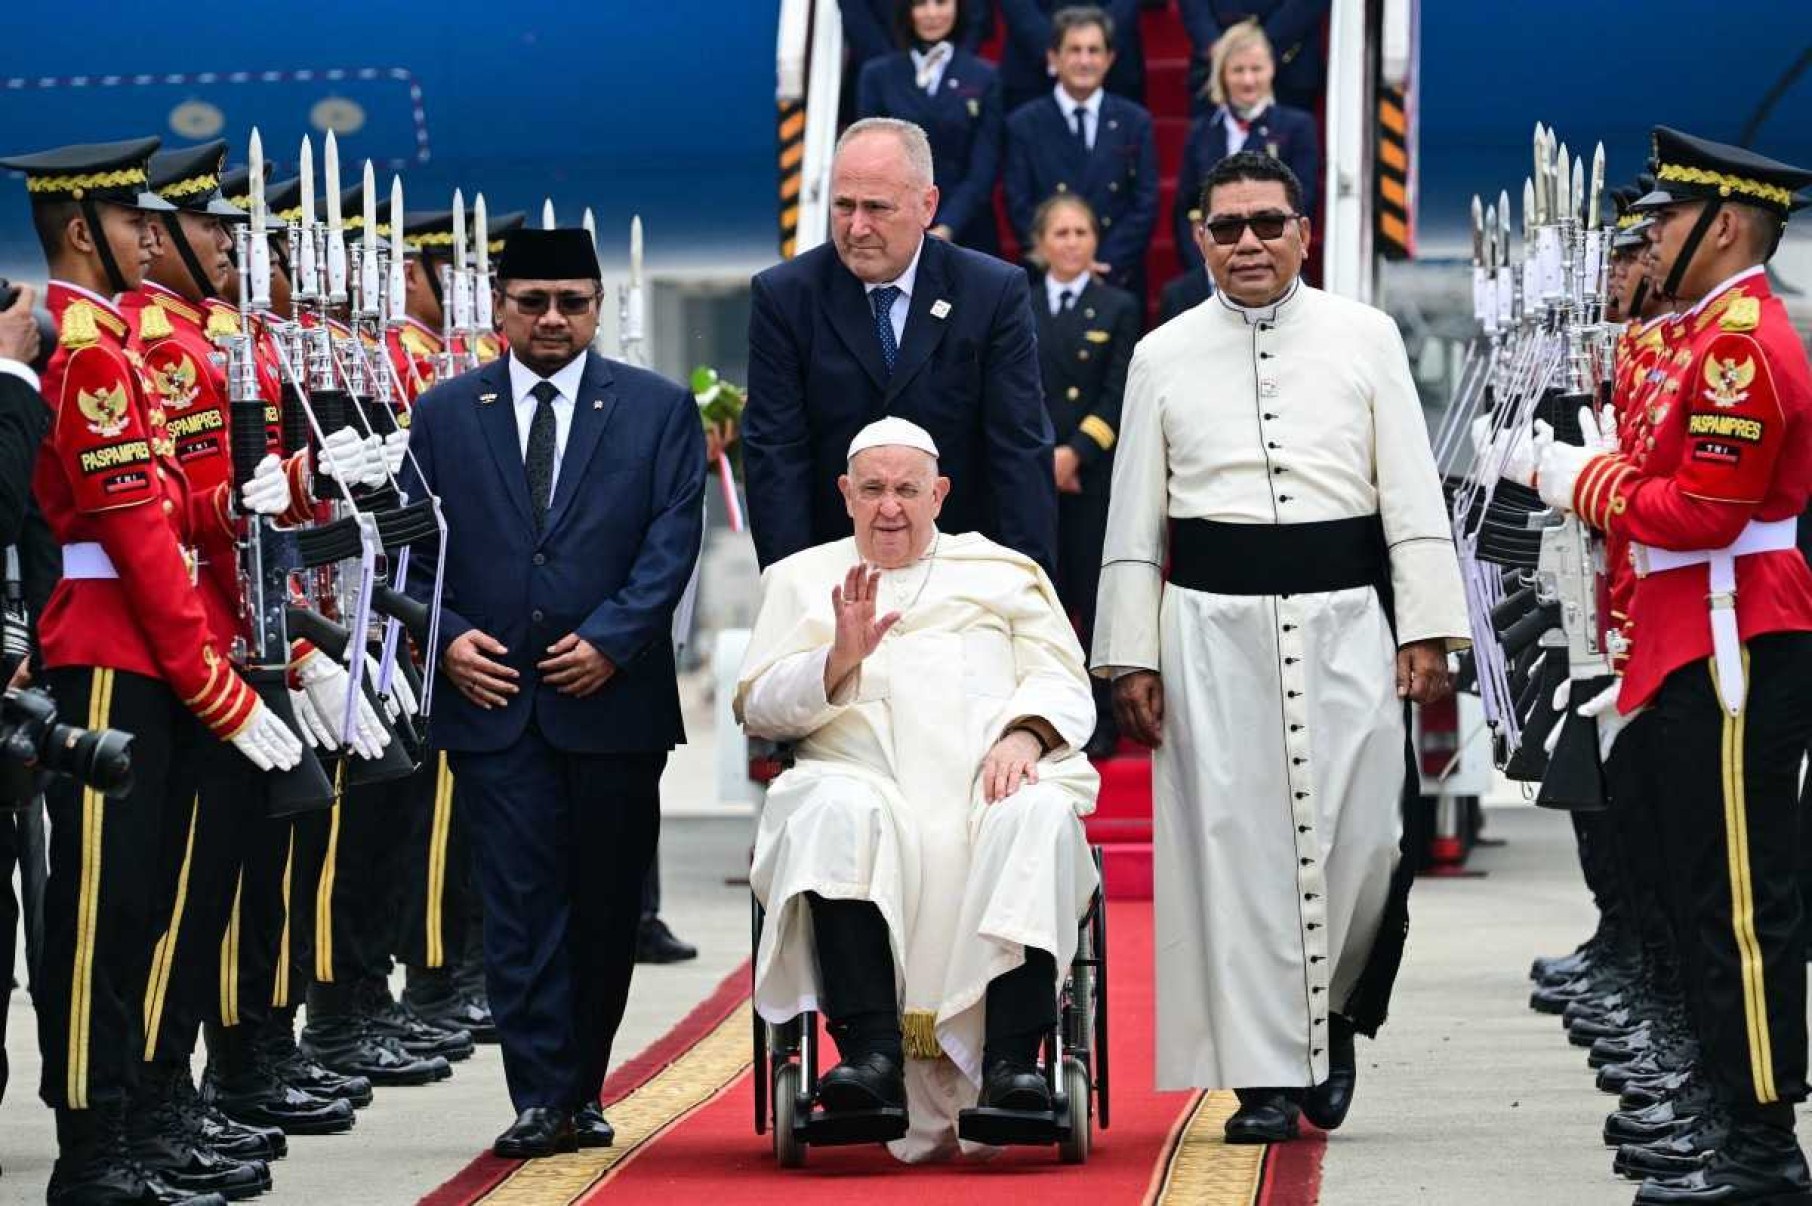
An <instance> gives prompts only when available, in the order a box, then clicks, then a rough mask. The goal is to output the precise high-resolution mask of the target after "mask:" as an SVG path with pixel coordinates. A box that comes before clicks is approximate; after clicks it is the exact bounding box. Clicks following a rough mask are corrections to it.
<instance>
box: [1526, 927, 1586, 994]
mask: <svg viewBox="0 0 1812 1206" xmlns="http://www.w3.org/2000/svg"><path fill="white" fill-rule="evenodd" d="M1599 943H1600V939H1599V936H1598V935H1597V934H1593V935H1592V936H1591V937H1590V938H1587V939H1586V940H1585V941H1584V942H1582V943H1580V944H1579V945H1578V946H1576V947H1574V948H1573V950H1572V952H1571V953H1570V954H1565V955H1539V956H1537V957H1536V959H1535V961H1534V962H1533V963H1531V964H1530V965H1529V978H1530V979H1531V980H1534V981H1537V982H1538V983H1539V982H1540V981H1542V980H1550V979H1552V980H1570V979H1572V978H1573V977H1574V976H1576V975H1578V974H1579V973H1580V972H1582V971H1584V970H1585V965H1586V964H1587V963H1589V962H1591V959H1592V956H1593V955H1594V954H1596V953H1597V951H1598V947H1599Z"/></svg>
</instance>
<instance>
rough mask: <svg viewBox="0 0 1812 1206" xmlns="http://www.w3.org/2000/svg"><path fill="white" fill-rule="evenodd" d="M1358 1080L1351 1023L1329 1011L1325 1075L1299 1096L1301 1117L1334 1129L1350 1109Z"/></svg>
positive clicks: (1328, 1129) (1329, 1129) (1343, 1119)
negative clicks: (1324, 1077) (1300, 1098)
mask: <svg viewBox="0 0 1812 1206" xmlns="http://www.w3.org/2000/svg"><path fill="white" fill-rule="evenodd" d="M1358 1080H1359V1067H1358V1061H1357V1059H1356V1058H1355V1057H1354V1054H1353V1024H1352V1023H1351V1022H1349V1021H1347V1020H1346V1019H1345V1018H1343V1017H1341V1016H1340V1015H1339V1014H1337V1013H1336V1014H1333V1015H1331V1016H1330V1017H1329V1018H1328V1078H1327V1079H1326V1080H1324V1081H1322V1082H1321V1083H1320V1084H1318V1085H1316V1086H1315V1087H1314V1088H1312V1089H1310V1090H1309V1091H1308V1092H1306V1093H1304V1094H1303V1095H1302V1113H1303V1117H1305V1118H1307V1119H1308V1120H1309V1121H1310V1122H1312V1123H1314V1124H1315V1125H1316V1126H1318V1127H1320V1128H1321V1129H1322V1130H1324V1131H1331V1130H1335V1129H1337V1128H1338V1127H1339V1126H1340V1124H1341V1123H1343V1122H1345V1121H1346V1112H1347V1111H1348V1110H1350V1109H1352V1108H1353V1088H1354V1085H1355V1084H1357V1082H1358Z"/></svg>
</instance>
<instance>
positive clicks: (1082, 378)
mask: <svg viewBox="0 0 1812 1206" xmlns="http://www.w3.org/2000/svg"><path fill="white" fill-rule="evenodd" d="M1078 283H1079V284H1081V286H1082V291H1081V292H1080V293H1079V294H1078V295H1077V296H1076V297H1075V300H1074V301H1073V302H1071V303H1070V304H1069V305H1067V306H1064V307H1062V308H1061V309H1060V310H1059V312H1057V313H1056V314H1053V313H1052V312H1051V305H1050V297H1049V294H1048V291H1047V290H1046V289H1045V287H1044V286H1042V285H1040V286H1039V287H1038V288H1037V289H1036V291H1035V292H1034V294H1033V298H1032V308H1033V309H1034V310H1035V311H1036V312H1037V315H1038V366H1039V370H1040V374H1041V376H1042V378H1043V381H1044V405H1045V409H1046V410H1047V411H1049V412H1050V416H1051V428H1052V431H1053V433H1054V435H1055V437H1056V444H1057V446H1058V447H1063V446H1065V445H1067V446H1069V447H1070V448H1073V449H1075V451H1076V455H1077V456H1078V457H1079V458H1081V461H1082V470H1081V477H1082V493H1080V494H1067V493H1064V492H1062V491H1059V492H1058V494H1057V573H1056V576H1055V584H1056V587H1057V597H1058V598H1059V599H1060V600H1062V602H1063V606H1064V609H1065V610H1066V611H1068V612H1069V613H1070V615H1071V617H1072V618H1073V619H1074V620H1075V621H1076V626H1077V630H1078V633H1079V635H1080V636H1081V639H1082V643H1083V647H1084V648H1087V647H1088V644H1089V640H1090V636H1091V634H1092V632H1093V629H1094V621H1095V593H1096V589H1097V587H1098V586H1099V584H1100V581H1101V545H1102V543H1103V541H1104V540H1105V539H1106V537H1107V495H1108V485H1109V483H1110V480H1111V479H1112V477H1113V470H1114V456H1113V448H1114V441H1115V440H1116V439H1117V438H1118V434H1119V428H1120V403H1121V400H1122V398H1123V397H1124V396H1125V394H1126V370H1127V366H1128V365H1130V364H1131V363H1132V352H1133V345H1134V344H1135V343H1137V342H1138V340H1139V301H1138V299H1137V298H1135V297H1134V296H1133V295H1132V294H1130V293H1128V292H1126V291H1125V290H1123V289H1116V288H1114V287H1113V286H1111V285H1103V284H1099V283H1097V282H1096V281H1094V280H1092V279H1090V278H1084V279H1083V280H1082V281H1081V282H1078ZM1060 305H1061V303H1060ZM1091 682H1092V683H1093V684H1094V687H1095V713H1096V717H1097V722H1096V723H1097V727H1096V730H1095V731H1096V735H1097V737H1098V738H1103V739H1105V738H1106V736H1107V735H1108V734H1111V732H1112V730H1113V700H1112V684H1111V683H1109V682H1108V681H1107V680H1105V679H1092V680H1091Z"/></svg>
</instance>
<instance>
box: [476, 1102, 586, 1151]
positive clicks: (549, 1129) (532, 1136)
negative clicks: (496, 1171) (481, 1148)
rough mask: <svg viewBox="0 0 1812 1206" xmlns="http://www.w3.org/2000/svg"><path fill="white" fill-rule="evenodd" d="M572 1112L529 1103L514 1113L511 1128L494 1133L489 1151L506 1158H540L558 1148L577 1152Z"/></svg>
mask: <svg viewBox="0 0 1812 1206" xmlns="http://www.w3.org/2000/svg"><path fill="white" fill-rule="evenodd" d="M578 1150H579V1140H578V1137H577V1136H576V1135H574V1134H573V1116H572V1115H571V1114H569V1113H567V1112H566V1111H565V1110H556V1109H554V1108H552V1107H550V1106H531V1107H529V1108H528V1109H526V1110H524V1111H522V1113H520V1114H518V1115H516V1121H515V1122H514V1123H512V1124H511V1125H510V1129H509V1130H507V1131H505V1132H504V1133H503V1134H501V1135H499V1136H497V1140H496V1142H494V1143H492V1144H491V1153H492V1154H493V1155H496V1156H501V1157H502V1158H503V1159H505V1160H539V1159H541V1158H542V1157H544V1156H552V1155H554V1154H556V1153H558V1152H576V1151H578Z"/></svg>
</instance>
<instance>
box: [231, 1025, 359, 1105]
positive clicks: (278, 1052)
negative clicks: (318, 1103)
mask: <svg viewBox="0 0 1812 1206" xmlns="http://www.w3.org/2000/svg"><path fill="white" fill-rule="evenodd" d="M293 1027H294V1023H293V1022H292V1021H291V1020H290V1019H288V1018H280V1019H279V1018H273V1019H272V1022H271V1024H270V1025H267V1026H265V1027H264V1028H263V1029H262V1030H261V1031H260V1032H259V1034H258V1048H259V1050H260V1052H262V1054H263V1056H264V1058H265V1059H266V1060H267V1061H268V1062H269V1063H270V1066H271V1070H272V1071H274V1072H275V1073H276V1074H277V1079H279V1080H281V1081H282V1082H283V1083H284V1084H287V1085H293V1086H294V1087H296V1088H298V1089H301V1090H302V1091H303V1092H304V1093H308V1094H312V1095H313V1096H315V1097H320V1098H323V1099H326V1100H329V1101H332V1100H339V1101H345V1102H348V1103H350V1104H351V1106H352V1108H353V1109H355V1110H362V1109H364V1108H365V1107H366V1106H368V1105H370V1104H371V1082H370V1081H369V1080H367V1079H366V1078H365V1077H363V1076H341V1075H340V1074H339V1073H338V1072H335V1071H333V1070H332V1069H331V1068H328V1067H325V1066H324V1065H322V1064H320V1063H317V1062H316V1061H315V1060H312V1059H310V1058H309V1057H308V1056H306V1055H304V1054H302V1049H301V1048H300V1047H298V1046H296V1032H295V1030H294V1028H293Z"/></svg>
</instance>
